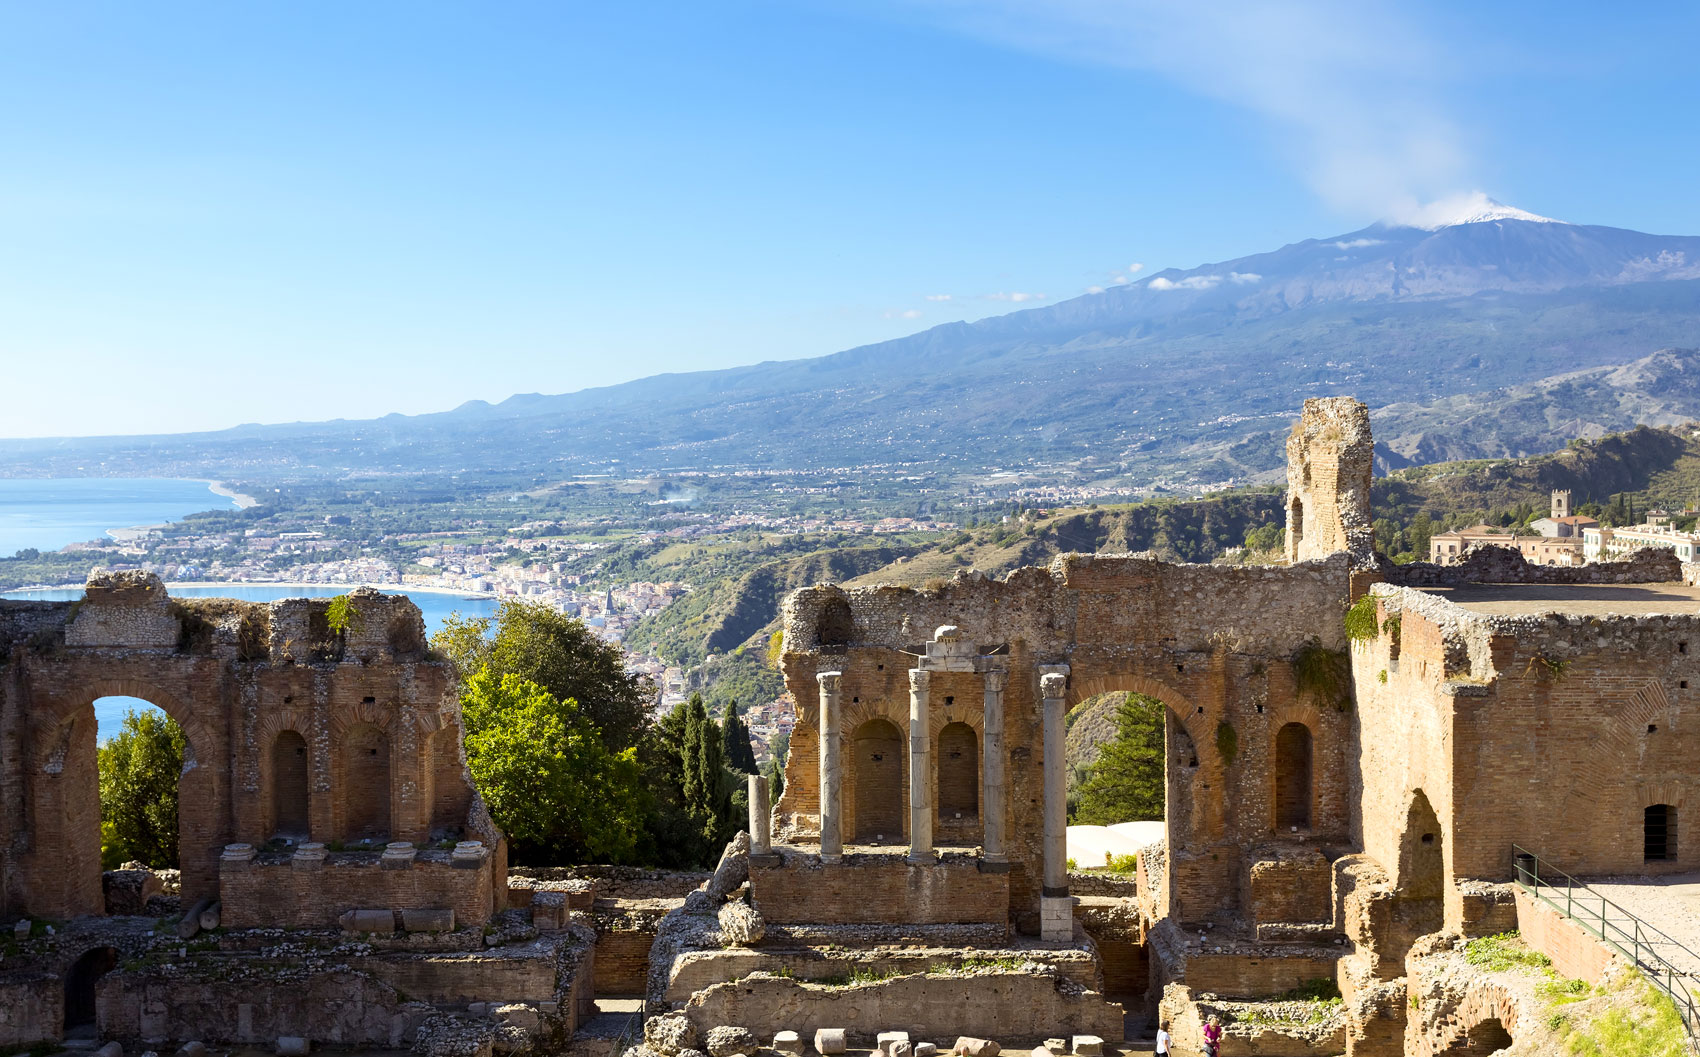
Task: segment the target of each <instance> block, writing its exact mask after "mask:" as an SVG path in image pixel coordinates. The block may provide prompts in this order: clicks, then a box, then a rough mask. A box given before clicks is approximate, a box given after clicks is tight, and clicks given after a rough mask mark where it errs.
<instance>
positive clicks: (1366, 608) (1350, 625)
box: [1345, 595, 1376, 642]
mask: <svg viewBox="0 0 1700 1057" xmlns="http://www.w3.org/2000/svg"><path fill="white" fill-rule="evenodd" d="M1375 611H1376V601H1375V596H1374V595H1364V596H1363V597H1362V598H1360V599H1358V600H1357V601H1356V602H1353V603H1352V608H1350V609H1348V610H1346V618H1345V625H1346V637H1347V638H1348V639H1350V640H1352V641H1353V642H1364V641H1366V640H1368V639H1373V638H1375V636H1376V620H1375Z"/></svg>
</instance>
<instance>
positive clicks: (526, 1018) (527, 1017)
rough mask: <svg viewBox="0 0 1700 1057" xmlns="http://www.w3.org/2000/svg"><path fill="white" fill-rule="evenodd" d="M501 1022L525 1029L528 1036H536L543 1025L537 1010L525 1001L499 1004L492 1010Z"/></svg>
mask: <svg viewBox="0 0 1700 1057" xmlns="http://www.w3.org/2000/svg"><path fill="white" fill-rule="evenodd" d="M490 1013H491V1015H492V1016H494V1017H495V1018H496V1022H497V1023H499V1024H505V1025H507V1026H508V1027H511V1028H517V1029H519V1030H520V1031H523V1032H524V1033H525V1034H526V1035H527V1036H535V1035H536V1034H537V1029H538V1028H539V1027H540V1026H541V1025H542V1021H540V1020H539V1019H538V1017H537V1010H535V1009H533V1008H531V1007H530V1006H528V1005H526V1004H525V1003H523V1002H512V1003H509V1004H508V1005H505V1006H497V1007H496V1008H495V1009H493V1010H491V1011H490Z"/></svg>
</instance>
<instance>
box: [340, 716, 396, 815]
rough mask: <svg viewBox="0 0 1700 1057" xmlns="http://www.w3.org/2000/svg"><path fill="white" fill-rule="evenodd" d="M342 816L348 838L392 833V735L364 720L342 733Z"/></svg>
mask: <svg viewBox="0 0 1700 1057" xmlns="http://www.w3.org/2000/svg"><path fill="white" fill-rule="evenodd" d="M342 759H343V767H342V790H341V794H342V796H341V799H342V805H343V818H344V820H345V827H344V828H345V830H346V833H347V839H349V840H363V839H365V840H382V839H384V838H386V837H388V836H389V834H390V739H389V736H388V735H387V734H385V733H384V732H383V731H381V730H379V729H378V728H377V727H374V726H372V725H370V724H366V723H363V724H361V725H359V726H357V727H355V728H353V729H352V730H350V731H348V733H346V734H345V735H343V744H342Z"/></svg>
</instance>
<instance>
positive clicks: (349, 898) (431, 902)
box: [219, 852, 492, 929]
mask: <svg viewBox="0 0 1700 1057" xmlns="http://www.w3.org/2000/svg"><path fill="white" fill-rule="evenodd" d="M222 866H223V869H222V871H221V873H220V876H219V889H220V898H221V900H222V901H223V903H224V909H223V920H224V924H225V926H226V927H228V928H236V929H244V928H277V927H311V928H325V927H335V926H336V924H337V918H338V917H339V916H340V915H341V914H342V913H343V912H344V911H347V910H361V909H390V910H403V909H418V908H424V907H448V908H452V909H453V910H454V912H455V927H456V928H465V927H467V926H469V925H481V924H483V923H484V922H486V921H488V920H489V919H490V914H491V869H492V866H491V857H490V856H485V857H484V858H483V859H482V860H481V861H480V862H479V865H478V866H477V868H475V869H467V868H463V867H459V866H454V865H451V864H450V862H449V853H447V852H420V853H419V856H418V857H417V858H416V859H415V860H414V862H413V863H412V864H411V865H410V866H408V867H406V868H403V869H388V868H385V867H383V866H380V865H379V856H378V855H377V853H373V852H362V853H341V854H333V855H331V856H330V857H329V858H327V859H326V860H325V861H324V862H323V864H322V865H320V866H318V867H317V868H303V867H301V866H297V865H295V864H294V863H293V861H292V860H290V859H288V858H285V857H282V856H277V857H272V856H262V857H260V858H257V859H255V860H253V861H251V862H247V863H232V862H226V863H223V864H222Z"/></svg>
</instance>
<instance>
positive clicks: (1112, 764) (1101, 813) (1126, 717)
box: [1073, 694, 1164, 826]
mask: <svg viewBox="0 0 1700 1057" xmlns="http://www.w3.org/2000/svg"><path fill="white" fill-rule="evenodd" d="M1163 727H1164V706H1163V703H1162V702H1161V701H1159V700H1157V699H1156V698H1154V697H1147V696H1145V695H1144V694H1128V695H1127V698H1126V699H1125V700H1124V701H1122V703H1121V705H1120V706H1119V707H1118V708H1117V709H1116V728H1117V730H1116V740H1114V741H1112V742H1110V743H1109V744H1107V745H1105V746H1104V748H1103V750H1102V751H1101V752H1100V753H1099V754H1098V762H1097V763H1096V764H1094V765H1093V767H1092V771H1091V773H1090V775H1089V776H1088V777H1087V778H1086V779H1085V781H1083V782H1082V783H1081V784H1080V792H1079V799H1078V802H1077V806H1076V808H1075V812H1074V818H1073V821H1074V822H1076V823H1078V824H1080V825H1083V826H1109V825H1114V824H1116V823H1118V822H1137V821H1140V820H1143V819H1160V818H1162V817H1163V803H1164V785H1163Z"/></svg>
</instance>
